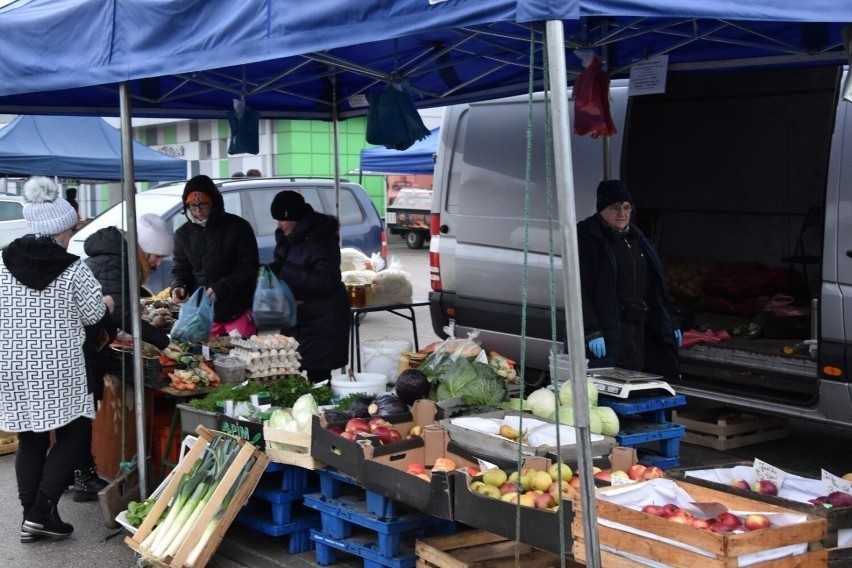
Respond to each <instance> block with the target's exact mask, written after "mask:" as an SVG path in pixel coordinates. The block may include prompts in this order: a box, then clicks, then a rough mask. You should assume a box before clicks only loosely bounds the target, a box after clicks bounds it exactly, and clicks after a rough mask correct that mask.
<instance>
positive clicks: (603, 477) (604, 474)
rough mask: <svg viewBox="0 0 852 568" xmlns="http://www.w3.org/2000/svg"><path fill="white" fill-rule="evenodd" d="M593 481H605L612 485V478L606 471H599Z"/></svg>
mask: <svg viewBox="0 0 852 568" xmlns="http://www.w3.org/2000/svg"><path fill="white" fill-rule="evenodd" d="M595 479H599V480H601V481H606V482H607V483H612V477H611V475H610V473H609V472H608V471H603V470H601V471H599V472H597V473H596V474H595Z"/></svg>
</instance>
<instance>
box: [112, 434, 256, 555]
mask: <svg viewBox="0 0 852 568" xmlns="http://www.w3.org/2000/svg"><path fill="white" fill-rule="evenodd" d="M197 432H198V440H197V441H196V442H195V444H193V446H192V448H191V449H190V450H189V452H188V453H187V454H186V456H185V457H184V459H183V460H181V462H180V464H179V465H178V466H177V468H176V469H175V474H174V476H173V477H172V480H171V481H170V482H169V484H168V485H166V488H165V489H164V490H163V493H162V494H161V495H160V496H159V498H158V499H157V502H156V503H155V504H154V507H152V509H151V511H150V512H149V513H148V516H146V517H145V520H144V521H142V524H141V525H140V526H139V528H138V529H137V531H136V534H134V535H133V536H132V537H126V538H125V539H124V542H125V543H127V545H128V546H130V548H132V549H133V550H135V551H136V552H138V553H139V554H140V555H141V556H142V560H143V561H144V562H147V563H148V564H151V565H154V566H158V567H161V568H183V567H184V566H186V560H187V557H188V556H189V554H190V553H191V552H192V549H193V548H194V547H195V545H196V543H197V542H198V541H199V540H200V538H201V536H202V534H203V533H204V531H205V529H206V528H207V525H208V524H209V523H210V521H211V520H212V519H213V516H214V515H215V514H216V513H217V512H218V510H219V507H220V506H221V504H222V501H223V500H224V498H225V496H226V494H227V493H228V491H229V490H230V489H231V487H232V486H233V485H234V483H236V480H237V478H238V477H239V475H240V473H241V472H242V470H243V468H244V467H245V465H246V463H247V462H248V461H249V459H250V458H251V457H252V456H254V457H255V458H256V461H255V463H254V465H253V466H252V468H251V470H250V471H249V474H248V477H247V478H246V480H245V482H244V483H243V484H242V486H241V487H240V488H239V490H237V492H236V494H234V497H233V499H232V500H231V503H230V504H229V505H228V508H227V510H225V512H224V513H223V514H222V516H221V518H220V519H219V524H218V526H217V527H216V531H215V532H214V533H213V535H212V537H211V538H210V540H209V542H208V544H207V546H206V547H205V548H204V550H203V551H202V552H201V554H200V556H199V557H198V560H197V561H196V563H195V565H194V567H193V568H203V567H204V566H206V565H207V562H208V561H209V560H210V558H211V557H212V556H213V554H214V553H215V552H216V550H217V549H218V548H219V544H220V543H221V542H222V539H223V538H224V537H225V532H226V531H227V530H228V527H230V526H231V523H232V522H233V520H234V517H236V516H237V513H238V512H239V511H240V509H242V508H243V506H244V505H245V504H246V502H247V501H248V499H249V497H250V496H251V494H252V493H253V492H254V489H255V487H256V486H257V482H258V481H260V476H261V475H262V474H263V471H264V470H265V469H266V466H267V464H268V463H269V458H268V457H267V456H266V454H264V453H263V452H261V451H260V450H258V449H257V448H256V447H254V446H253V445H251V444H250V443H248V442H246V441H245V440H241V439H239V438H236V437H235V438H236V439H237V441H238V443H239V444H240V445H241V446H242V448H241V449H240V451H239V452H238V454H237V456H236V458H234V460H233V462H231V466H230V467H229V468H228V471H227V472H226V473H225V475H224V477H223V478H222V480H221V481H220V483H219V486H218V487H217V488H216V490H215V491H214V492H213V495H212V496H211V497H210V501H209V502H208V503H207V505H206V506H205V507H204V509H202V511H201V513H200V514H199V515H198V518H197V519H196V520H195V522H194V523H193V526H192V528H191V529H190V531H189V534H187V536H186V538H185V539H184V543H183V544H182V545H181V546H180V548H178V550H177V552H176V553H175V555H174V557H167V558H157V557H154V556H153V555H151V553H150V551H149V550H148V549H147V548H146V547H144V546H142V542H143V541H144V540H145V538H146V537H147V536H148V535H149V534H151V531H152V530H153V529H154V524H155V523H156V522H157V520H158V519H159V518H160V515H161V514H162V513H163V511H164V510H165V508H166V506H167V505H168V503H169V501H170V500H171V499H172V497H173V496H174V494H175V493H176V492H177V489H178V485H179V484H180V479H181V477H182V476H183V474H184V473H186V472H188V471H189V470H190V469H191V468H192V466H193V465H194V464H195V462H196V460H197V458H198V457H199V456H200V455H201V453H202V452H203V451H204V450H205V449H206V448H207V446H208V444H209V443H210V441H211V440H212V439H213V437H214V434H213V432H211V431H210V430H208V429H206V428H204V427H203V426H199V427H198V431H197ZM216 434H218V435H228V434H222V433H221V432H217V433H216Z"/></svg>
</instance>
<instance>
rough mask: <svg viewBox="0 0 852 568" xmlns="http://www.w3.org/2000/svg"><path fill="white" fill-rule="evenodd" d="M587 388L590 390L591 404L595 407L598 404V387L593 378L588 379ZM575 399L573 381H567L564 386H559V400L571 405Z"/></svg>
mask: <svg viewBox="0 0 852 568" xmlns="http://www.w3.org/2000/svg"><path fill="white" fill-rule="evenodd" d="M586 388H587V389H588V391H589V392H588V394H589V406H591V407H592V408H594V407H595V406H597V405H598V387H596V386H595V382H594V381H593V380H592V379H586ZM573 400H574V391H573V383H572V381H565V382H564V383H562V386H561V387H559V402H561V403H562V404H565V405H567V406H571V404H572V401H573Z"/></svg>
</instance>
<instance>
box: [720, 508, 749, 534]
mask: <svg viewBox="0 0 852 568" xmlns="http://www.w3.org/2000/svg"><path fill="white" fill-rule="evenodd" d="M716 520H717V521H718V522H719V524H721V525H723V526H725V527H727V529H728V530H734V529H736V528H739V527H740V526H741V525H742V524H743V523H742V521H741V520H740V518H739V517H738V516H736V515H735V514H733V513H729V512H724V513H722V514H721V515H719V516H718V517H716Z"/></svg>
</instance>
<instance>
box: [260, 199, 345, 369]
mask: <svg viewBox="0 0 852 568" xmlns="http://www.w3.org/2000/svg"><path fill="white" fill-rule="evenodd" d="M270 212H271V214H272V217H273V218H274V219H276V220H277V221H278V229H276V231H275V242H276V245H275V256H274V258H275V260H274V261H273V263H272V264H271V265H270V268H271V269H272V271H273V272H274V273H275V274H277V275H278V277H279V278H281V279H282V280H283V281H284V282H286V283H287V285H288V286H289V287H290V290H292V291H293V295H294V296H295V297H296V301H297V302H298V311H297V316H296V327H295V328H292V329H285V330H282V331H281V332H282V333H284V334H285V335H290V336H292V337H295V338H296V340H297V341H298V342H299V354H300V355H301V356H302V369H304V370H306V371H307V374H308V378H309V379H310V380H311V381H313V382H315V383H316V382H320V381H324V380H326V379H329V378H331V371H332V370H333V369H339V368H341V367H345V366H346V363H347V362H348V360H349V353H348V344H349V322H350V306H349V297H348V296H347V295H346V286H345V285H344V284H343V281H342V280H341V276H340V222H339V221H338V220H337V218H336V217H332V216H331V215H325V214H323V213H317V212H316V211H314V209H313V207H311V206H310V204H308V203H305V199H304V198H303V197H302V195H301V194H300V193H297V192H295V191H282V192H280V193H278V194H277V195H276V196H275V198H274V199H273V200H272V206H271V207H270Z"/></svg>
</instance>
